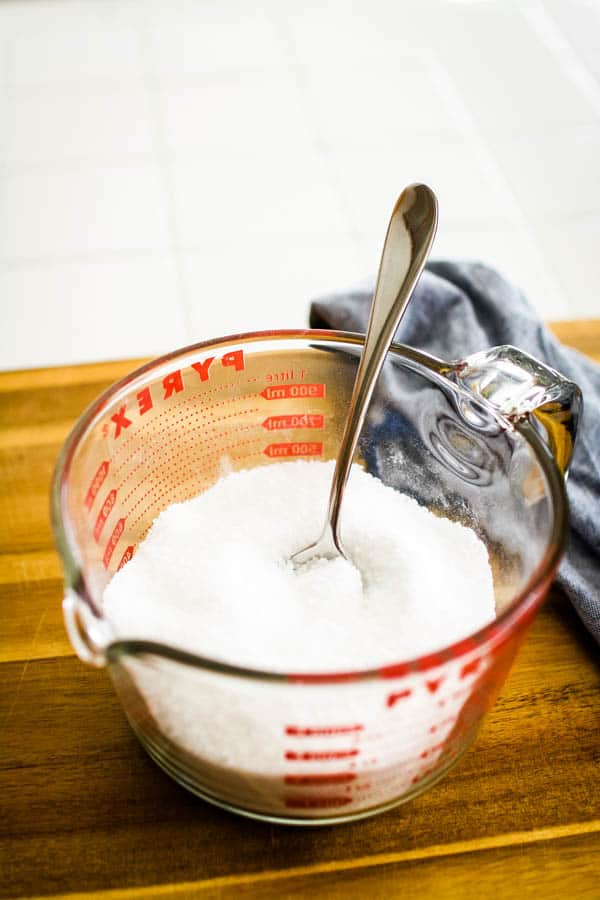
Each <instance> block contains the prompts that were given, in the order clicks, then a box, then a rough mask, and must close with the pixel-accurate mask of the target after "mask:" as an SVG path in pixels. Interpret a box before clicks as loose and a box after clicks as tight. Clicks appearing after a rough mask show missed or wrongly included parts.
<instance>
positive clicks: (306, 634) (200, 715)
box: [105, 462, 494, 819]
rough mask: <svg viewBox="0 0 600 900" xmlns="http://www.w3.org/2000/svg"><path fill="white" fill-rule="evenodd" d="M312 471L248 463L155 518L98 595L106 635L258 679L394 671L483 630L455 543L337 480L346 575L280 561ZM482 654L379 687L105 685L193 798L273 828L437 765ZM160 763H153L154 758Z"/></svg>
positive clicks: (451, 532)
mask: <svg viewBox="0 0 600 900" xmlns="http://www.w3.org/2000/svg"><path fill="white" fill-rule="evenodd" d="M332 471H333V464H331V463H317V462H310V463H308V462H294V463H287V462H286V463H281V464H276V465H271V466H265V467H262V468H258V469H253V470H252V471H245V472H239V473H236V474H232V475H229V476H227V477H226V478H223V479H222V480H221V481H219V482H218V483H217V484H216V485H215V486H214V487H213V488H212V489H211V490H209V491H207V492H206V493H204V494H203V495H202V496H199V497H197V498H195V499H193V500H189V501H188V502H186V503H180V504H176V505H173V506H171V507H169V508H168V509H166V510H165V511H164V512H163V513H162V514H161V515H160V516H159V517H158V519H157V520H156V521H155V523H154V525H153V527H152V529H151V531H150V532H149V534H148V536H147V538H146V540H145V541H144V542H143V543H142V544H141V545H140V546H139V548H138V550H137V553H136V554H135V556H134V557H133V559H132V560H131V561H130V562H128V563H127V565H126V566H125V567H124V568H123V569H122V570H121V571H120V572H118V573H117V574H116V575H115V576H114V578H113V580H112V581H111V583H110V584H109V586H108V588H107V590H106V592H105V613H106V615H107V617H108V618H109V619H110V621H111V622H112V624H113V627H114V629H115V631H116V633H117V634H118V635H120V636H121V637H137V638H143V637H145V638H147V639H150V640H158V641H160V642H162V643H167V644H171V645H172V646H174V647H180V648H184V649H187V650H191V651H193V652H195V653H197V654H200V655H202V656H206V657H210V658H213V659H218V660H223V661H227V662H230V663H234V664H238V665H245V666H249V667H253V668H260V669H263V670H264V669H267V670H272V671H288V672H289V671H295V672H304V673H307V672H312V673H318V672H323V671H327V670H329V671H334V672H340V670H342V671H343V670H348V669H360V668H365V667H372V666H373V667H375V666H382V665H385V664H386V663H396V662H398V661H400V660H403V659H407V658H413V657H415V656H417V655H419V654H422V653H427V652H429V651H433V650H435V649H436V648H439V647H441V646H442V645H446V644H448V643H450V642H452V641H455V640H458V639H460V638H462V637H465V636H466V635H468V634H469V633H471V632H473V631H475V630H477V629H479V628H481V627H482V626H483V625H485V624H486V623H487V622H489V621H490V620H492V619H493V618H494V596H493V590H492V577H491V572H490V568H489V565H488V560H487V554H486V550H485V548H484V546H483V544H482V543H481V541H480V540H479V539H478V538H477V537H476V536H475V534H474V533H473V532H472V531H471V530H469V529H467V528H464V527H462V526H461V525H458V524H455V523H452V522H450V521H448V520H446V519H442V518H437V517H436V516H434V515H433V514H431V513H429V512H428V511H427V510H426V509H423V508H422V507H420V506H419V505H418V504H417V503H416V502H415V501H414V500H412V499H410V498H408V497H405V496H403V495H401V494H399V493H396V492H395V491H394V490H392V489H391V488H387V487H384V485H382V484H381V483H380V482H379V481H377V480H376V479H374V478H372V477H371V476H369V475H367V474H365V473H364V472H363V471H362V470H361V469H359V468H357V467H354V468H353V470H352V473H351V478H350V482H349V486H348V493H347V495H346V498H345V506H344V509H343V536H344V541H345V545H346V547H347V550H348V552H349V554H350V556H351V558H352V560H353V564H350V563H348V562H345V561H343V560H334V561H325V560H320V561H316V562H314V563H313V564H309V565H307V566H306V567H304V568H299V569H298V571H295V570H294V567H293V566H292V565H291V563H290V561H289V560H290V556H291V555H292V554H293V553H294V552H295V551H297V550H299V549H300V548H302V547H303V546H306V545H307V544H309V543H310V542H312V541H314V540H315V539H316V537H317V536H318V534H319V532H320V529H321V527H322V525H323V522H324V516H325V507H326V502H327V497H328V492H329V484H330V480H331V475H332ZM490 665H491V661H490V657H489V655H487V654H483V655H482V651H481V650H480V649H478V648H477V646H475V649H473V648H471V649H467V651H466V653H465V655H464V656H462V657H458V658H455V659H444V660H442V661H441V662H440V663H439V664H438V663H435V662H434V663H431V662H430V663H429V665H428V667H427V668H426V669H424V670H423V671H422V670H421V668H420V667H419V666H415V667H414V668H407V667H404V666H402V665H400V666H397V667H394V668H393V669H392V671H391V672H389V671H388V672H386V673H385V677H381V678H365V679H357V680H355V679H354V678H350V679H346V678H343V679H341V680H340V679H339V678H338V677H335V678H334V680H333V683H329V682H327V681H326V680H325V682H324V683H323V682H322V681H319V679H317V681H316V683H315V682H314V681H309V683H307V682H306V678H303V677H298V676H297V677H295V678H292V679H290V680H287V679H268V680H267V679H260V678H252V677H247V676H245V677H241V676H233V675H231V674H229V675H227V676H225V675H223V674H221V673H220V672H218V671H214V670H211V668H210V667H206V666H200V665H187V664H182V663H179V662H175V661H174V660H171V659H169V658H167V657H164V656H162V655H158V654H144V655H142V656H136V655H129V654H125V655H123V656H121V657H120V661H119V665H118V666H113V667H112V668H111V672H112V674H113V677H114V678H115V681H116V683H117V688H118V690H119V692H120V693H122V695H123V698H124V701H123V702H124V704H125V706H126V708H127V709H128V711H129V714H130V717H132V719H133V720H134V721H135V722H136V725H137V728H138V733H140V734H141V735H142V736H143V738H144V740H145V743H146V745H147V746H148V748H149V749H150V751H151V752H152V754H153V755H154V756H155V758H157V759H158V760H159V761H160V762H161V764H162V765H165V766H166V768H167V769H168V770H169V771H171V772H172V773H173V772H175V773H177V777H178V778H182V779H183V781H184V783H186V784H188V785H190V784H192V785H193V786H194V789H195V790H197V791H199V792H201V793H202V794H203V795H204V796H207V797H209V798H216V799H217V801H218V802H222V803H225V804H228V805H229V806H232V807H234V808H241V809H244V810H250V811H254V812H259V813H266V814H268V815H271V816H276V817H283V818H284V819H287V818H288V817H289V816H290V815H292V816H294V817H295V818H296V819H297V818H309V819H311V818H319V816H321V815H323V814H325V815H338V814H340V815H353V814H354V813H359V812H362V811H364V810H369V809H373V808H376V807H378V806H379V805H381V804H386V803H390V802H391V801H394V800H397V799H399V798H400V797H403V796H405V795H407V794H409V793H410V792H412V791H414V790H415V785H417V786H418V785H419V783H422V782H423V779H427V778H429V777H431V775H432V773H434V774H435V773H437V772H438V770H442V769H443V768H444V767H445V766H447V765H448V763H449V762H451V760H452V759H453V758H455V756H456V754H457V753H458V752H459V749H460V748H461V746H462V744H463V743H464V741H465V740H467V739H468V735H469V733H470V729H472V724H470V723H472V721H473V718H472V712H469V713H468V714H466V715H465V719H464V721H463V720H462V719H461V716H462V710H463V708H466V705H468V704H469V702H470V700H471V699H472V698H473V697H475V699H476V701H477V703H478V704H481V697H482V696H483V695H482V693H481V688H480V687H479V686H478V685H479V684H480V679H481V678H482V677H484V673H485V672H486V669H487V668H488V667H489V666H490ZM166 761H168V762H166Z"/></svg>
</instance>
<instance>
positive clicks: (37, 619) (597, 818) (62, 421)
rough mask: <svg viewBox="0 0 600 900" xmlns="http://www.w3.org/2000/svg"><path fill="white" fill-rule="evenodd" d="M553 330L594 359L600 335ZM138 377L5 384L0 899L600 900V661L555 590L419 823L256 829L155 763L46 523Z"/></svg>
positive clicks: (586, 326) (50, 375)
mask: <svg viewBox="0 0 600 900" xmlns="http://www.w3.org/2000/svg"><path fill="white" fill-rule="evenodd" d="M553 328H554V331H555V332H556V334H557V335H558V336H559V338H560V339H561V340H563V341H564V342H565V343H567V344H570V345H571V346H574V347H577V348H578V349H579V350H581V351H582V352H584V353H587V354H589V355H590V356H592V357H593V358H595V359H596V360H598V361H600V320H598V321H578V322H570V323H569V322H563V323H560V324H556V325H555V326H553ZM139 362H140V361H139V360H137V361H132V360H129V361H126V362H115V363H101V364H97V365H86V366H69V367H62V368H53V369H43V370H36V371H27V372H9V373H0V484H1V489H0V810H1V812H2V815H1V816H0V896H1V897H23V896H29V897H31V896H36V897H37V896H55V895H61V896H62V895H64V894H69V893H71V894H72V893H77V895H78V896H85V897H90V898H92V897H93V898H104V897H111V898H115V900H116V898H129V897H131V898H134V897H135V898H146V897H177V898H190V897H201V898H229V897H234V896H235V897H239V896H249V897H258V898H285V897H293V898H303V897H307V898H308V897H327V898H329V897H331V898H338V897H339V898H341V897H344V898H363V897H373V898H388V897H396V896H398V897H402V898H404V900H411V898H413V897H414V898H417V897H419V898H422V897H424V896H425V897H434V898H440V900H445V898H452V900H454V898H478V900H479V898H486V897H492V896H493V897H494V898H502V897H510V898H512V897H514V898H523V897H530V896H531V897H536V898H539V897H544V898H560V900H563V898H570V897H573V898H581V897H595V898H598V897H600V798H599V793H600V787H599V785H600V770H599V763H600V730H599V725H600V692H599V690H598V688H599V686H600V667H599V666H598V660H599V656H600V654H599V648H598V647H597V645H596V644H595V642H594V641H593V640H592V639H591V638H590V637H589V635H588V634H587V632H586V631H585V629H584V628H583V627H582V626H581V624H580V622H579V620H578V618H577V616H576V614H575V613H574V612H573V610H572V609H571V607H570V605H569V603H568V602H567V601H566V600H565V598H564V597H562V596H561V595H560V593H559V592H558V591H554V592H553V593H552V594H551V597H550V598H549V600H548V603H547V604H546V606H545V607H544V609H543V610H542V612H541V613H540V614H539V616H538V618H537V619H536V621H535V623H534V625H533V627H532V629H531V631H530V634H529V636H528V638H527V641H526V643H525V645H524V647H523V648H522V650H521V652H520V655H519V657H518V659H517V662H516V664H515V667H514V669H513V671H512V673H511V675H510V677H509V680H508V682H507V683H506V685H505V687H504V689H503V691H502V694H501V696H500V698H499V700H498V702H497V704H496V706H495V708H494V710H493V711H492V713H491V715H490V716H489V718H488V720H487V723H486V725H485V726H484V728H483V731H482V733H481V736H480V738H479V741H478V743H477V744H476V746H475V748H474V749H472V750H471V751H470V752H469V753H468V754H467V755H466V756H465V757H464V759H463V760H462V761H461V763H460V764H459V765H458V767H457V768H456V769H455V770H454V771H453V772H451V773H450V774H449V775H448V776H447V777H446V778H445V779H444V780H443V781H442V782H441V783H440V784H438V785H437V786H436V787H434V788H433V789H432V790H431V791H430V792H428V793H426V794H424V795H423V796H421V797H419V798H417V799H416V800H413V801H412V802H411V803H409V804H407V805H405V806H401V807H398V808H396V809H394V810H392V811H390V812H387V813H384V814H382V815H379V816H376V817H374V818H372V819H367V820H364V821H362V822H357V823H354V824H349V825H338V826H330V827H325V828H305V829H301V828H286V827H282V826H275V825H268V824H261V823H257V822H252V821H250V820H246V819H242V818H238V817H236V816H234V815H230V814H228V813H225V812H221V811H220V810H218V809H215V808H213V807H211V806H209V805H208V804H206V803H204V802H202V801H200V800H198V799H196V798H194V797H193V796H191V795H190V794H188V793H186V792H185V791H184V790H183V789H182V788H180V787H178V786H177V785H176V784H175V783H174V782H172V781H171V780H170V779H169V778H168V777H167V776H166V775H164V774H163V773H162V772H161V771H160V770H159V769H158V768H157V767H156V766H155V765H154V764H153V763H152V762H151V761H150V760H149V758H148V757H147V756H146V755H145V753H144V751H143V750H142V749H141V747H140V746H139V744H138V742H137V740H136V739H135V738H134V736H133V734H132V733H131V731H130V729H129V726H128V725H127V722H126V720H125V716H124V714H123V712H122V710H121V708H120V706H119V703H118V702H117V699H116V697H115V695H114V693H113V691H112V688H111V685H110V683H109V680H108V677H107V675H106V673H105V672H104V671H96V670H94V669H90V668H88V667H86V666H84V665H83V664H82V663H81V662H79V660H78V659H77V658H76V657H75V656H74V655H73V651H72V650H71V647H70V644H69V643H68V641H67V637H66V634H65V631H64V628H63V624H62V616H61V599H62V573H61V569H60V564H59V561H58V558H57V556H56V553H55V550H54V547H53V543H52V536H51V530H50V522H49V515H48V491H49V484H50V479H51V475H52V469H53V466H54V462H55V460H56V456H57V454H58V451H59V448H60V445H61V443H62V441H63V439H64V438H65V436H66V434H67V432H68V430H69V428H70V427H71V425H72V423H73V422H74V420H75V419H76V418H77V417H78V415H79V414H80V413H81V411H82V410H83V408H84V407H85V406H86V405H87V403H89V402H90V401H91V400H92V399H93V398H94V397H95V396H96V395H97V394H98V393H100V391H102V390H103V389H104V388H105V387H106V386H107V385H108V384H109V383H110V382H112V381H114V380H115V379H116V378H119V377H121V376H122V375H124V374H125V373H126V372H128V371H130V370H131V369H132V368H133V367H134V366H136V365H137V364H138V363H139ZM599 591H600V586H599Z"/></svg>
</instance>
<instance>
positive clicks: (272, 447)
mask: <svg viewBox="0 0 600 900" xmlns="http://www.w3.org/2000/svg"><path fill="white" fill-rule="evenodd" d="M322 452H323V444H322V443H321V442H320V441H290V442H288V443H284V444H269V446H268V447H265V449H264V450H263V453H264V454H265V456H269V457H270V458H271V459H276V458H277V459H282V458H285V457H289V456H320V455H321V453H322Z"/></svg>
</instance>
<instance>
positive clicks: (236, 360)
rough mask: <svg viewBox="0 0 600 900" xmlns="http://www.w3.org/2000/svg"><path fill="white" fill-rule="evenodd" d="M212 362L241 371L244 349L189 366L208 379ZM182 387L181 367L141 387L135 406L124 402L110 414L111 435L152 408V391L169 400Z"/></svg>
mask: <svg viewBox="0 0 600 900" xmlns="http://www.w3.org/2000/svg"><path fill="white" fill-rule="evenodd" d="M213 363H217V364H218V363H220V364H221V365H222V366H226V367H228V366H229V367H231V368H232V369H233V370H234V371H235V372H241V371H242V370H243V369H244V367H245V365H246V363H245V360H244V351H243V350H231V351H230V352H229V353H224V354H223V356H219V357H215V356H207V357H206V359H204V360H202V361H200V362H195V363H192V364H191V366H189V368H190V369H192V370H193V371H194V372H195V373H196V375H197V376H198V377H199V378H200V381H208V380H209V378H210V373H211V366H212V365H213ZM159 384H160V387H159ZM184 389H185V384H184V380H183V374H182V370H181V369H174V370H173V371H172V372H169V373H168V374H167V375H165V377H164V378H163V379H162V382H157V383H156V384H153V385H152V386H151V387H145V388H142V390H140V391H138V392H137V394H136V395H135V402H136V406H135V407H133V408H132V407H130V408H128V407H127V404H126V403H124V404H123V405H122V406H120V407H119V409H118V410H117V411H116V412H115V413H113V415H111V417H110V422H111V424H112V428H113V437H114V438H115V439H116V438H118V437H120V436H121V434H122V433H123V431H125V430H126V429H127V428H129V426H130V425H131V424H132V423H133V418H132V416H134V415H140V416H143V415H145V413H147V412H148V410H150V409H152V408H153V406H154V397H153V391H154V392H156V391H157V390H160V391H161V392H162V399H163V400H169V399H170V398H171V397H174V396H175V395H176V394H179V393H181V391H183V390H184ZM104 427H105V432H106V433H108V431H109V426H108V425H105V426H104Z"/></svg>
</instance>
